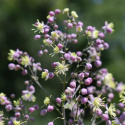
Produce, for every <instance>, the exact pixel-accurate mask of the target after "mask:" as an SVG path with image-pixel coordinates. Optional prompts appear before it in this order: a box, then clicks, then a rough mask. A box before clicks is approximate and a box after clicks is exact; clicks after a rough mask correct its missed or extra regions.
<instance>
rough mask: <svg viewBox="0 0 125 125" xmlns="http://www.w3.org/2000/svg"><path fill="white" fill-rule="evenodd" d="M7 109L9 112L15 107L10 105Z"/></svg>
mask: <svg viewBox="0 0 125 125" xmlns="http://www.w3.org/2000/svg"><path fill="white" fill-rule="evenodd" d="M5 109H6V110H7V111H8V112H9V111H11V110H12V109H13V107H12V105H10V104H9V105H6V106H5Z"/></svg>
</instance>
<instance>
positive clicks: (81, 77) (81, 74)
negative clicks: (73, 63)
mask: <svg viewBox="0 0 125 125" xmlns="http://www.w3.org/2000/svg"><path fill="white" fill-rule="evenodd" d="M78 77H79V79H80V80H82V79H83V78H84V73H83V72H81V73H80V74H79V75H78Z"/></svg>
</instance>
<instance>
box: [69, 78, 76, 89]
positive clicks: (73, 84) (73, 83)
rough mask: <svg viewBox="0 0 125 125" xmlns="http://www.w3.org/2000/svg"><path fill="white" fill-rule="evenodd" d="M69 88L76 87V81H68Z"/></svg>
mask: <svg viewBox="0 0 125 125" xmlns="http://www.w3.org/2000/svg"><path fill="white" fill-rule="evenodd" d="M70 88H72V89H73V88H76V81H75V80H74V81H72V82H70Z"/></svg>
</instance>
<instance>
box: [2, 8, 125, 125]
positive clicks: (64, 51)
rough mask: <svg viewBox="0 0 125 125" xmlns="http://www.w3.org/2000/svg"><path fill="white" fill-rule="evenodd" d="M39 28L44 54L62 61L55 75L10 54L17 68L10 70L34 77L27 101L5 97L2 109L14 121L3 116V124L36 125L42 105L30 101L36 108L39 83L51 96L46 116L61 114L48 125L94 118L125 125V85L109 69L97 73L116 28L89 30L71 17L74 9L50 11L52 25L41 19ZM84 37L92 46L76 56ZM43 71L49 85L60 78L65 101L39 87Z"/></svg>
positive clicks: (92, 121) (76, 123)
mask: <svg viewBox="0 0 125 125" xmlns="http://www.w3.org/2000/svg"><path fill="white" fill-rule="evenodd" d="M59 14H65V15H66V20H64V21H63V26H64V32H62V31H60V30H59V28H60V27H59V25H58V24H57V23H56V20H57V16H58V15H59ZM33 26H34V29H33V30H34V31H35V32H37V33H39V34H37V35H35V37H34V39H35V40H39V39H41V38H42V41H43V45H42V46H41V50H40V51H39V52H38V55H39V56H42V55H43V54H46V53H49V56H50V58H53V57H54V56H57V57H58V61H55V62H52V64H51V66H52V67H53V71H49V69H46V67H44V66H41V63H40V62H35V60H34V58H33V57H31V56H30V55H29V54H28V53H27V52H23V51H20V50H19V49H17V50H10V52H9V53H8V60H9V61H13V63H10V64H9V65H8V67H9V69H10V70H15V71H18V70H21V71H22V75H29V77H30V78H29V80H26V81H25V82H24V83H25V85H26V90H22V96H21V97H20V98H19V99H18V100H12V99H14V97H15V95H14V94H12V95H11V98H12V99H11V100H10V99H9V98H8V97H6V95H5V94H4V93H0V104H1V105H4V106H5V109H6V111H11V110H13V111H14V116H13V117H10V118H7V117H5V116H4V113H3V112H2V111H1V112H0V125H4V123H5V121H7V122H8V123H7V124H8V125H27V124H28V121H33V117H32V116H31V115H32V113H33V112H35V111H36V110H39V105H37V104H34V105H33V106H31V107H26V106H25V104H24V102H27V103H30V102H33V103H35V101H36V97H35V86H34V85H35V84H37V85H38V86H39V87H40V89H41V90H42V91H41V92H45V93H46V94H47V97H45V99H44V101H43V106H40V107H41V108H42V109H41V111H40V115H41V116H45V115H46V114H47V112H52V111H53V110H56V111H57V112H58V113H59V117H57V118H55V119H54V120H53V121H49V120H48V122H49V123H48V125H54V124H56V120H57V119H60V120H62V121H63V125H84V124H85V123H84V122H85V120H84V119H85V117H86V116H87V115H90V116H91V118H90V120H89V122H90V123H89V124H91V125H98V124H101V123H102V122H105V124H106V125H125V112H124V103H125V85H124V84H123V83H122V82H120V83H118V82H116V81H115V79H114V77H113V75H112V74H111V73H109V72H108V70H107V69H106V68H101V69H97V68H99V67H100V66H101V65H102V62H101V52H102V51H103V50H105V49H108V48H109V44H108V43H106V42H105V41H104V38H105V36H106V35H107V34H111V33H113V31H114V29H113V28H114V25H113V23H108V22H107V21H106V22H105V25H104V26H103V27H102V30H97V29H96V28H95V27H92V26H87V28H86V29H84V30H83V22H81V21H78V15H77V13H76V12H75V11H71V13H70V11H69V8H65V9H64V10H59V9H56V10H55V11H50V12H49V15H48V16H47V23H44V22H43V21H42V22H40V21H39V20H37V22H36V23H35V24H33ZM72 31H74V32H73V33H72ZM83 37H84V38H87V40H88V43H87V45H86V46H83V50H82V51H77V52H74V51H72V49H71V48H70V47H69V46H70V45H71V44H74V46H76V44H77V43H78V42H79V38H83ZM48 48H49V49H48ZM51 51H52V52H51ZM38 72H41V78H42V79H45V82H46V81H47V80H48V79H53V78H54V77H55V78H58V79H59V80H60V85H62V86H63V90H62V94H61V95H60V96H59V97H54V96H53V95H52V94H50V93H49V92H48V91H47V90H46V89H45V88H43V86H42V84H43V83H40V82H39V79H40V78H39V76H38V75H37V73H38ZM69 74H70V75H69ZM114 93H118V95H119V102H118V103H116V102H113V98H114V97H115V95H114ZM53 100H54V103H53ZM87 111H89V113H88V112H87ZM66 112H68V113H66ZM69 112H70V113H69Z"/></svg>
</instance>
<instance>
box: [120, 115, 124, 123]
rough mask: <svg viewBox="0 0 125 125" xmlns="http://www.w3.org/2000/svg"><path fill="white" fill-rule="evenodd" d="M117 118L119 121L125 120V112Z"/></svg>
mask: <svg viewBox="0 0 125 125" xmlns="http://www.w3.org/2000/svg"><path fill="white" fill-rule="evenodd" d="M119 120H120V122H124V121H125V114H122V115H120V117H119Z"/></svg>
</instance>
